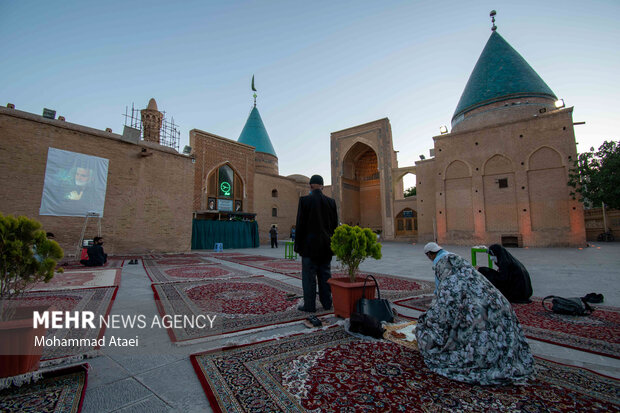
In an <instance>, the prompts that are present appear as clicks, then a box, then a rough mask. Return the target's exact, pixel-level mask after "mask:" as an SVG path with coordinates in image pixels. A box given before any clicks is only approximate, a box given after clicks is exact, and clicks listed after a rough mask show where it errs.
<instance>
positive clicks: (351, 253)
mask: <svg viewBox="0 0 620 413" xmlns="http://www.w3.org/2000/svg"><path fill="white" fill-rule="evenodd" d="M331 247H332V251H333V252H334V254H335V255H336V258H337V259H338V261H340V262H342V264H343V265H344V266H345V268H346V270H347V272H348V274H349V279H350V280H351V282H354V281H355V275H356V274H357V270H358V268H359V266H360V264H361V263H362V261H364V260H365V259H366V258H368V257H371V258H374V259H376V260H378V259H381V244H380V243H378V242H377V234H375V233H374V232H372V230H371V229H370V228H364V229H362V228H360V227H358V226H355V227H350V226H348V225H346V224H343V225H340V226H339V227H338V228H336V231H334V235H333V236H332V242H331Z"/></svg>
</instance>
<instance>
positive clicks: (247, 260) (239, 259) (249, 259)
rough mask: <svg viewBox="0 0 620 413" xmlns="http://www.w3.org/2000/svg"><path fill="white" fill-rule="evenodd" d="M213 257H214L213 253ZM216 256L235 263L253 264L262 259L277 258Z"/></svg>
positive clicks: (271, 258) (271, 259)
mask: <svg viewBox="0 0 620 413" xmlns="http://www.w3.org/2000/svg"><path fill="white" fill-rule="evenodd" d="M213 257H215V255H214V256H213ZM217 258H219V259H221V260H225V261H230V262H234V263H237V264H254V263H259V262H263V261H274V260H278V259H279V258H274V257H265V256H263V255H222V256H218V257H217Z"/></svg>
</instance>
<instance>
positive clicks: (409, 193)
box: [403, 186, 417, 198]
mask: <svg viewBox="0 0 620 413" xmlns="http://www.w3.org/2000/svg"><path fill="white" fill-rule="evenodd" d="M416 193H417V191H416V187H415V186H412V187H410V188H407V189H405V193H404V194H403V196H404V197H405V198H409V197H410V196H415V195H416Z"/></svg>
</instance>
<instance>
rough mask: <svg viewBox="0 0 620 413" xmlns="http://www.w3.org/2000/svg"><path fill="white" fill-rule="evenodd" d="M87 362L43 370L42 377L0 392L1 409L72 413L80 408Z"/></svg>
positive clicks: (3, 410)
mask: <svg viewBox="0 0 620 413" xmlns="http://www.w3.org/2000/svg"><path fill="white" fill-rule="evenodd" d="M88 369H89V366H88V364H82V365H79V366H73V367H69V368H66V369H62V370H55V371H51V372H47V373H43V378H42V379H40V380H37V381H36V382H32V383H30V384H24V385H22V386H20V387H11V388H8V389H4V390H1V391H0V411H1V412H36V413H38V412H54V413H56V412H58V413H64V412H67V413H69V412H70V413H74V412H79V411H80V410H81V409H82V401H83V400H84V393H85V392H86V385H87V378H88Z"/></svg>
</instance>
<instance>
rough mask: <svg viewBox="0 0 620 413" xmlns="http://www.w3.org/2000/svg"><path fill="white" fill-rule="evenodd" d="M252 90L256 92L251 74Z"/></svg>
mask: <svg viewBox="0 0 620 413" xmlns="http://www.w3.org/2000/svg"><path fill="white" fill-rule="evenodd" d="M252 90H253V91H254V92H256V88H255V87H254V75H252Z"/></svg>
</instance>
